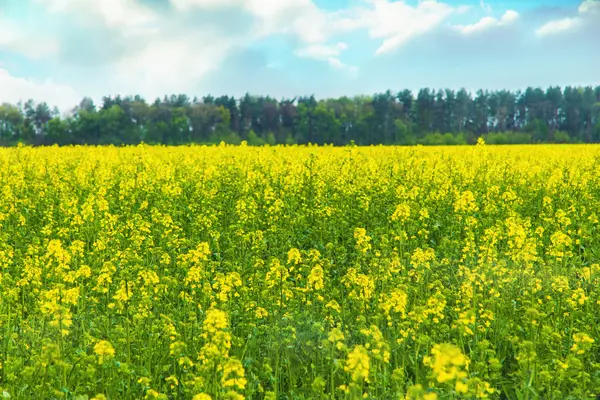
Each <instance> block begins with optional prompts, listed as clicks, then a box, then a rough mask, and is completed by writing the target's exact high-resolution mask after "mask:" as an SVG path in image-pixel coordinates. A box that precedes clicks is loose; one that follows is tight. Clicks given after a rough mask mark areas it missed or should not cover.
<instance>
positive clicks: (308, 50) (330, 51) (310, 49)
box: [294, 42, 357, 72]
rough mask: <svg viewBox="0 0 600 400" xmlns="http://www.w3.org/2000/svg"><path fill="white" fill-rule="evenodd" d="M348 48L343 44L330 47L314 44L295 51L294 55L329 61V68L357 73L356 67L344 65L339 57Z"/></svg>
mask: <svg viewBox="0 0 600 400" xmlns="http://www.w3.org/2000/svg"><path fill="white" fill-rule="evenodd" d="M347 48H348V45H347V44H346V43H343V42H339V43H337V44H336V45H335V46H328V45H324V44H314V45H310V46H307V47H303V48H301V49H297V50H296V51H294V54H295V55H296V56H298V57H304V58H313V59H315V60H322V61H327V63H328V64H329V66H331V67H332V68H334V69H347V70H349V71H353V72H356V71H357V69H356V67H353V66H350V65H347V64H344V63H343V62H342V61H341V60H340V59H339V56H340V55H341V53H342V52H343V51H344V50H346V49H347Z"/></svg>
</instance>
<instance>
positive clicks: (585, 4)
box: [579, 0, 600, 14]
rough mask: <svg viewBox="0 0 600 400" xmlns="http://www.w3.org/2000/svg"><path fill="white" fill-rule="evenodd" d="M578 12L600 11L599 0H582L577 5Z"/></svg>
mask: <svg viewBox="0 0 600 400" xmlns="http://www.w3.org/2000/svg"><path fill="white" fill-rule="evenodd" d="M579 12H580V13H581V14H586V13H590V14H591V13H600V1H598V0H584V1H582V2H581V4H580V5H579Z"/></svg>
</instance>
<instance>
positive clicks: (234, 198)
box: [0, 144, 600, 400]
mask: <svg viewBox="0 0 600 400" xmlns="http://www.w3.org/2000/svg"><path fill="white" fill-rule="evenodd" d="M0 191H1V196H0V333H1V334H0V339H1V340H0V398H3V399H6V398H10V399H54V398H56V399H58V398H63V399H73V400H75V399H76V400H84V399H97V400H101V399H194V400H208V399H231V400H234V399H244V398H247V399H358V398H366V399H424V400H434V399H440V400H441V399H475V398H477V399H537V398H543V399H585V398H593V396H595V395H597V394H600V352H599V344H600V343H599V342H600V328H599V324H600V231H599V218H600V147H595V146H522V147H520V146H517V147H489V146H487V145H485V144H479V145H477V146H470V147H462V148H397V147H369V148H359V147H346V148H332V147H263V148H250V147H246V146H240V147H233V146H225V145H222V146H215V147H200V146H192V147H177V148H170V147H148V146H138V147H127V148H86V147H71V148H28V147H20V148H15V149H3V150H0Z"/></svg>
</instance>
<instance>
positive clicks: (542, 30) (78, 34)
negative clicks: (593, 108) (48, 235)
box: [0, 0, 600, 109]
mask: <svg viewBox="0 0 600 400" xmlns="http://www.w3.org/2000/svg"><path fill="white" fill-rule="evenodd" d="M599 66H600V0H585V1H581V0H497V1H492V0H487V1H481V0H439V1H434V0H421V1H418V0H405V1H400V0H0V103H1V102H13V103H15V102H17V101H19V100H20V99H27V98H34V99H35V100H38V101H41V100H44V101H47V102H49V103H50V104H52V105H57V106H59V107H60V108H62V109H66V108H69V107H71V106H73V105H75V104H76V103H78V102H79V100H80V99H81V97H82V96H84V95H88V96H91V97H93V98H95V99H100V98H101V97H102V96H104V95H109V94H122V95H127V94H141V95H143V96H145V97H146V98H148V99H149V100H153V99H154V98H155V97H157V96H161V97H162V95H164V94H171V93H187V94H189V95H191V96H194V95H198V96H202V95H205V94H207V93H211V94H213V95H220V94H230V95H236V96H238V95H242V94H243V93H245V92H251V93H253V94H270V95H272V96H275V97H281V96H293V95H298V94H315V95H316V96H317V97H327V96H339V95H355V94H372V93H374V92H379V91H384V90H386V89H388V88H389V89H392V90H399V89H404V88H408V89H412V90H415V89H417V90H418V89H419V88H421V87H431V88H440V87H449V88H455V89H458V88H461V87H465V88H467V89H469V90H476V89H479V88H484V89H500V88H507V89H520V88H524V87H527V86H542V87H545V86H549V85H561V86H564V85H588V84H600V67H599Z"/></svg>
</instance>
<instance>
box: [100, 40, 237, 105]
mask: <svg viewBox="0 0 600 400" xmlns="http://www.w3.org/2000/svg"><path fill="white" fill-rule="evenodd" d="M234 44H235V41H234V40H232V39H230V38H218V37H216V36H214V35H211V34H210V33H209V32H203V33H194V34H190V35H188V36H185V37H174V36H168V37H164V38H162V37H160V35H156V37H154V38H151V39H150V40H148V42H147V44H146V46H145V47H144V48H143V49H141V51H138V52H135V53H131V55H130V56H128V57H126V58H123V59H121V60H119V61H117V63H116V64H115V65H114V67H113V68H114V73H113V77H112V82H111V85H112V86H114V87H115V89H116V90H120V91H121V92H122V93H127V94H133V93H140V94H142V95H144V96H146V97H149V98H152V97H159V96H162V95H164V94H165V93H186V92H188V91H189V89H190V88H191V87H194V86H195V84H197V83H198V82H200V80H201V79H202V78H203V77H204V76H206V74H208V73H209V72H211V71H213V70H216V69H218V68H219V67H220V65H221V63H222V61H223V60H224V59H225V57H226V56H227V55H228V54H229V52H230V50H231V48H232V47H233V46H234ZM198 49H201V51H198ZM117 88H119V89H117Z"/></svg>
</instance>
